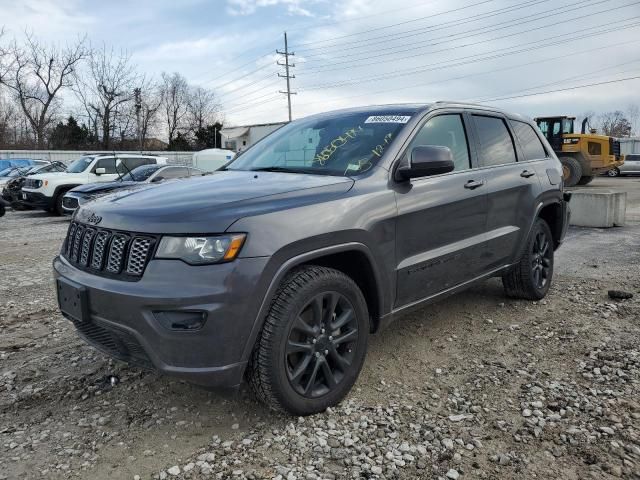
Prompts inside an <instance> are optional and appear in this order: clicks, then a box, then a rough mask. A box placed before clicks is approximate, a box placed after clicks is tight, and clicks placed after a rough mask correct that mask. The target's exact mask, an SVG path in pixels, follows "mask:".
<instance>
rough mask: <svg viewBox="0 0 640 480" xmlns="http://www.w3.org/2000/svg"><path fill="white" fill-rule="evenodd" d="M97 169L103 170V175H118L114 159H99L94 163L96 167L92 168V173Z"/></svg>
mask: <svg viewBox="0 0 640 480" xmlns="http://www.w3.org/2000/svg"><path fill="white" fill-rule="evenodd" d="M98 168H104V170H105V172H104V173H105V174H113V173H118V171H117V170H116V159H115V158H101V159H100V160H98V161H97V162H96V166H95V167H94V168H93V171H94V172H95V171H96V169H98Z"/></svg>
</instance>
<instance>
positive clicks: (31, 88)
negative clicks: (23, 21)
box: [1, 34, 86, 148]
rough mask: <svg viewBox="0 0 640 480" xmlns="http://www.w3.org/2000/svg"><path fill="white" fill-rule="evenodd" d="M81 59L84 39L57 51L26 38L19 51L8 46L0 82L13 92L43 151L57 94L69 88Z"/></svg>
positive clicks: (54, 47) (16, 44)
mask: <svg viewBox="0 0 640 480" xmlns="http://www.w3.org/2000/svg"><path fill="white" fill-rule="evenodd" d="M6 55H7V54H6V53H5V56H6ZM85 55H86V48H85V40H84V39H80V40H78V41H77V42H76V43H74V44H71V45H67V46H66V47H63V48H60V47H58V46H45V45H44V44H42V43H41V42H39V41H38V40H37V39H36V38H35V37H34V36H33V35H30V34H27V35H26V42H25V46H24V47H23V48H22V47H20V46H18V43H17V42H16V41H15V40H14V41H13V43H12V45H11V46H10V48H9V53H8V56H9V65H8V67H7V71H6V74H4V75H2V78H1V80H2V82H3V84H4V85H6V86H7V87H9V88H10V89H11V90H12V91H13V93H14V95H15V97H16V99H17V101H18V103H19V105H20V107H21V109H22V112H23V114H24V115H25V117H26V118H27V120H28V121H29V125H30V126H31V129H32V130H33V134H34V136H35V139H36V143H37V146H38V148H43V147H44V144H45V133H46V130H47V128H48V127H49V126H50V125H51V123H52V121H53V118H54V114H55V111H56V107H57V106H58V104H59V97H58V94H59V93H60V91H61V90H62V89H64V88H67V87H71V86H72V81H71V80H72V76H73V73H74V72H75V70H76V66H77V65H78V64H79V62H80V61H81V60H82V59H83V58H84V57H85ZM5 61H6V60H5Z"/></svg>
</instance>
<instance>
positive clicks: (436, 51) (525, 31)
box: [306, 0, 640, 73]
mask: <svg viewBox="0 0 640 480" xmlns="http://www.w3.org/2000/svg"><path fill="white" fill-rule="evenodd" d="M605 1H609V0H600V2H605ZM639 3H640V1H636V2H632V3H629V4H626V5H623V6H621V7H616V9H617V10H620V9H622V8H627V7H630V6H633V5H637V4H639ZM611 11H614V10H613V9H605V10H600V11H598V12H592V13H589V14H586V15H582V16H579V17H574V18H573V19H572V20H577V19H581V18H587V17H594V16H595V15H598V14H601V13H608V12H611ZM634 18H638V17H637V16H636V17H630V18H627V19H626V20H629V19H634ZM566 23H567V22H566V20H563V21H559V22H555V23H549V24H545V25H542V26H539V27H535V28H531V29H528V30H524V31H519V32H514V33H510V34H507V35H502V36H497V37H492V38H489V39H484V40H479V41H476V42H472V43H466V44H462V45H456V46H453V47H448V48H445V49H441V50H435V51H433V52H423V53H413V54H411V55H407V56H403V57H398V56H395V55H396V54H398V53H404V52H411V51H414V50H415V49H413V48H403V49H401V50H398V51H395V52H389V53H382V54H377V55H370V56H367V57H362V58H360V59H359V61H360V60H370V59H374V58H380V57H387V56H390V55H394V57H393V58H392V59H390V60H378V61H376V62H373V63H372V62H369V63H364V64H360V65H357V64H356V65H354V64H353V63H352V62H351V61H349V60H346V61H340V62H333V63H329V64H325V65H323V66H321V67H319V68H314V69H310V70H306V73H314V72H327V71H331V70H339V69H342V68H343V65H344V64H351V65H350V66H352V67H354V66H355V67H364V66H370V65H379V63H380V62H381V61H382V62H385V61H394V62H397V61H398V60H406V59H409V58H415V57H420V56H422V55H424V54H433V53H440V52H445V51H448V50H452V49H460V48H465V47H474V46H476V45H478V44H481V43H488V42H492V41H495V40H501V39H504V38H508V37H513V36H518V35H522V34H524V33H530V32H533V31H536V30H541V29H545V28H548V27H551V26H555V25H561V24H566ZM600 23H601V22H600ZM584 30H585V29H584V28H582V29H580V30H577V31H574V32H572V33H577V32H584ZM484 33H488V32H484ZM563 35H567V34H563ZM473 36H475V35H470V37H473ZM558 36H561V35H557V36H555V37H558ZM555 37H549V38H555ZM465 38H467V37H461V38H458V39H456V40H463V39H465ZM442 43H447V42H446V41H445V42H439V43H435V44H433V45H439V44H442ZM429 46H432V45H429ZM422 48H425V47H422ZM333 66H335V67H336V68H326V67H333Z"/></svg>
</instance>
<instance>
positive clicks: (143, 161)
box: [118, 157, 156, 171]
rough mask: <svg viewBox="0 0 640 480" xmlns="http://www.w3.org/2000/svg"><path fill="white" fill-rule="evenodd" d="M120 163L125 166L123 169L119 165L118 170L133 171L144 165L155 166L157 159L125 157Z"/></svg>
mask: <svg viewBox="0 0 640 480" xmlns="http://www.w3.org/2000/svg"><path fill="white" fill-rule="evenodd" d="M120 161H121V162H122V163H123V164H124V165H123V166H122V167H120V165H118V170H124V171H131V170H133V169H134V168H138V167H140V166H142V165H150V164H154V163H156V162H155V159H153V158H140V157H124V158H121V159H120Z"/></svg>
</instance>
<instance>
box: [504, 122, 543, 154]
mask: <svg viewBox="0 0 640 480" xmlns="http://www.w3.org/2000/svg"><path fill="white" fill-rule="evenodd" d="M511 126H512V127H513V130H514V131H515V134H516V137H517V138H518V141H519V142H520V146H521V147H522V154H523V156H524V159H525V160H536V159H541V158H545V157H546V156H547V152H546V151H545V149H544V146H543V145H542V142H541V141H540V138H539V137H538V135H536V132H535V130H534V129H533V127H532V126H531V125H529V124H528V123H524V122H518V121H517V120H512V121H511Z"/></svg>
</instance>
